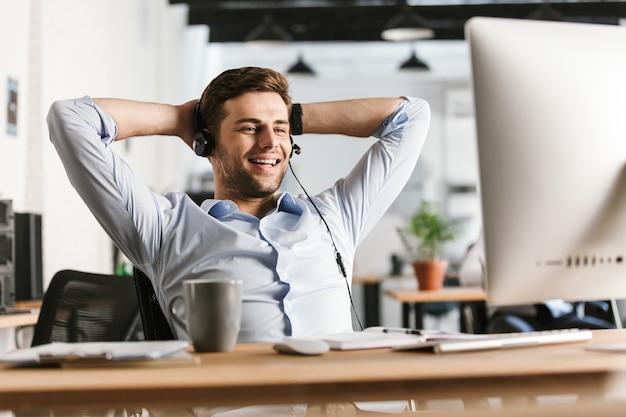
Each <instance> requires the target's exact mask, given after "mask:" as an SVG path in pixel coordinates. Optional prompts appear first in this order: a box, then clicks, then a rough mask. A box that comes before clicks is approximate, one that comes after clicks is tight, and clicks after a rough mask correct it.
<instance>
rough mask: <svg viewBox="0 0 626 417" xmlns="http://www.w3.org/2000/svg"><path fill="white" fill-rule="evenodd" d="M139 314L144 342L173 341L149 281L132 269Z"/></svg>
mask: <svg viewBox="0 0 626 417" xmlns="http://www.w3.org/2000/svg"><path fill="white" fill-rule="evenodd" d="M133 276H134V279H135V289H136V292H137V299H138V301H139V312H140V314H141V322H142V323H143V332H144V337H145V339H146V340H174V339H176V337H175V336H174V332H173V331H172V328H171V327H170V325H169V323H168V321H167V319H166V318H165V314H163V311H162V310H161V306H160V305H159V301H158V300H157V297H156V294H155V292H154V287H153V286H152V282H151V281H150V279H149V278H148V277H147V276H146V275H145V274H144V273H143V272H142V271H141V270H140V269H139V268H137V267H134V268H133Z"/></svg>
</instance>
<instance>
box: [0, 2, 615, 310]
mask: <svg viewBox="0 0 626 417" xmlns="http://www.w3.org/2000/svg"><path fill="white" fill-rule="evenodd" d="M189 3H191V4H189ZM545 3H546V2H543V1H532V0H531V1H523V2H521V1H514V0H511V1H508V2H504V1H497V0H493V1H472V0H467V1H454V0H450V1H434V0H433V1H412V2H408V3H404V2H395V1H392V0H387V1H385V0H380V1H373V0H372V1H369V0H368V1H366V0H362V1H345V2H344V1H321V0H320V1H315V0H309V1H302V2H298V1H291V2H287V1H282V2H281V1H278V0H276V1H257V2H254V1H206V0H205V1H191V2H180V3H179V2H175V1H167V0H106V1H105V0H54V1H50V0H0V54H1V57H2V58H1V61H0V62H1V63H0V89H1V90H2V93H1V94H0V200H10V201H11V202H12V205H13V211H15V212H23V213H35V214H39V215H41V217H42V230H41V234H42V259H43V262H42V265H43V268H42V277H43V285H44V288H45V286H46V285H47V283H48V281H49V280H50V278H51V277H52V276H53V274H54V273H55V272H56V271H58V270H60V269H65V268H70V269H78V270H85V271H92V272H106V273H109V272H111V271H112V269H113V268H114V266H115V265H114V263H115V260H114V251H113V248H112V245H111V241H110V240H109V239H108V237H107V236H106V235H105V234H104V232H103V231H102V229H101V227H100V226H99V225H98V224H97V223H96V221H95V220H94V218H93V217H92V215H91V214H90V213H89V211H88V210H87V208H86V207H85V206H84V204H83V203H82V201H81V200H80V199H79V197H78V195H77V194H76V192H75V191H74V190H73V189H72V188H71V186H70V183H69V181H68V180H67V178H66V175H65V172H64V170H63V168H62V166H61V163H60V161H59V160H58V157H57V155H56V152H55V151H54V149H53V147H52V145H51V144H50V142H49V140H48V132H47V126H46V123H45V118H46V115H47V111H48V108H49V106H50V104H51V103H52V102H53V101H55V100H59V99H64V98H72V97H79V96H83V95H91V96H110V97H124V98H128V99H137V100H148V101H160V102H168V103H181V102H184V101H187V100H190V99H193V98H197V97H199V95H200V93H201V91H202V90H203V88H204V86H205V85H206V84H207V83H208V82H209V81H210V80H211V79H212V78H213V77H214V76H216V75H217V74H219V73H220V72H221V71H223V70H225V69H227V68H231V67H239V66H247V65H254V66H265V67H270V68H273V69H276V70H279V71H281V72H283V73H287V70H288V69H289V68H291V67H292V66H293V65H294V64H295V63H296V62H297V60H298V59H299V58H300V59H302V60H303V61H305V62H306V63H307V64H308V65H309V66H310V67H311V68H312V69H313V71H314V74H313V75H311V74H301V73H287V75H288V77H289V79H290V82H291V85H292V96H293V97H294V99H295V101H299V102H306V101H315V100H330V99H343V98H354V97H366V96H399V95H414V96H420V97H423V98H425V99H426V100H428V101H429V102H430V104H431V108H432V116H433V117H432V124H431V128H430V133H429V135H428V139H427V142H426V145H425V147H424V150H423V153H422V156H421V158H420V161H419V163H418V165H417V167H416V169H415V172H414V175H413V178H412V179H411V181H410V182H409V184H407V186H406V188H405V190H404V192H403V193H402V195H401V196H400V197H399V198H398V199H397V201H396V202H394V204H393V207H392V208H391V210H390V211H389V213H388V214H387V215H386V216H385V218H384V219H383V220H382V221H381V223H380V224H379V226H378V227H377V228H376V229H375V230H374V231H373V233H372V234H371V235H370V237H369V238H368V239H367V240H366V241H365V242H364V243H363V245H362V246H361V248H360V250H359V253H358V255H357V259H356V270H355V275H380V274H386V273H388V272H389V271H390V270H391V261H390V257H391V255H392V254H401V255H403V252H402V246H401V243H400V241H399V239H398V236H397V234H396V231H395V228H396V226H402V225H405V224H406V222H407V221H408V218H409V216H410V215H411V214H412V213H413V212H414V211H415V210H416V209H417V206H418V205H419V202H420V201H421V200H422V199H430V200H437V201H440V202H441V204H442V207H443V208H444V210H445V212H446V214H447V215H448V216H450V217H453V218H456V219H458V220H459V221H460V222H461V223H462V225H463V227H464V234H463V236H462V237H461V238H460V239H459V240H457V241H456V242H455V243H453V244H450V245H449V246H448V247H447V248H446V252H447V256H448V257H449V258H450V259H451V260H452V262H453V263H454V262H458V261H459V260H460V259H461V258H462V256H463V254H464V253H465V250H466V248H467V246H468V245H469V244H471V243H472V242H473V241H474V240H475V239H476V237H477V235H478V232H479V229H480V205H479V200H478V194H477V165H476V155H475V149H474V135H475V134H474V123H473V114H472V96H471V88H470V64H469V61H468V50H467V47H466V44H465V41H464V40H463V30H462V27H463V22H464V21H465V19H467V18H468V17H469V16H470V15H472V14H492V15H507V14H511V13H513V14H516V15H517V17H523V16H525V15H528V14H529V13H535V11H536V10H539V9H538V8H540V7H545ZM570 3H573V5H574V6H576V3H582V4H584V5H586V6H589V5H591V6H595V7H597V8H598V10H599V11H596V12H593V14H594V16H593V19H598V20H600V21H601V22H605V21H606V23H611V24H616V23H619V18H620V14H622V15H626V13H625V12H624V6H623V3H622V2H596V1H586V2H571V1H569V2H552V4H553V5H554V6H555V8H561V10H563V7H564V8H569V7H571V6H572V4H570ZM289 5H291V6H298V5H305V6H309V8H308V9H306V8H301V10H292V11H294V12H298V13H300V17H298V19H300V20H301V19H302V16H301V15H302V13H303V10H304V12H306V13H309V17H308V20H309V21H310V22H312V26H311V28H313V27H317V26H315V25H314V24H313V23H314V22H316V20H315V19H316V18H318V19H320V20H319V21H318V22H326V23H327V24H328V27H333V25H334V28H335V29H336V33H333V34H329V32H324V31H323V30H322V29H320V28H319V27H318V28H317V29H316V31H317V32H315V31H314V30H313V29H311V28H310V32H307V27H306V25H305V24H304V23H298V24H290V18H289V15H288V14H287V13H288V11H289V7H288V6H289ZM339 5H341V6H342V7H341V8H337V9H334V10H333V9H332V8H331V7H332V6H339ZM484 5H489V6H492V8H491V9H485V8H481V7H482V6H484ZM255 6H258V7H259V8H258V10H254V7H255ZM408 6H411V7H410V9H411V12H416V13H419V12H420V11H422V10H423V11H424V12H428V13H429V14H430V15H429V16H426V17H427V18H428V21H429V22H434V24H433V28H434V30H433V32H434V33H433V37H431V38H428V39H419V40H414V41H395V42H394V41H385V40H383V39H382V37H381V36H380V35H379V33H380V31H381V29H382V28H383V27H384V26H385V24H386V23H387V21H388V20H389V17H391V16H393V15H394V14H396V13H397V12H398V10H400V9H402V7H408ZM493 6H495V8H493ZM219 7H222V8H223V9H224V10H220V9H219ZM241 7H248V8H250V7H252V10H244V9H241ZM366 7H367V8H368V11H367V13H365V8H366ZM377 7H378V9H377ZM422 7H424V9H421V8H422ZM455 7H456V9H454V8H455ZM607 7H608V8H607ZM316 8H317V9H320V10H321V11H323V12H324V13H326V14H325V15H324V14H323V13H322V14H320V15H319V16H316V15H314V14H313V13H312V11H313V10H314V9H316ZM324 8H326V9H324ZM226 9H230V11H229V13H230V14H226V11H225V10H226ZM294 9H297V7H294ZM272 10H273V11H275V12H276V13H277V17H276V18H275V22H276V23H281V24H284V26H286V30H287V31H288V32H290V35H291V37H292V39H291V41H290V42H286V43H284V44H281V45H278V46H276V45H274V46H267V45H265V46H258V45H251V44H249V43H247V42H244V41H245V39H244V38H245V36H242V35H243V34H244V33H245V34H246V36H247V35H249V34H250V32H252V30H253V29H254V27H255V26H256V25H257V24H259V23H262V22H263V21H265V19H266V18H267V16H268V15H270V14H271V13H267V12H268V11H272ZM402 10H405V11H406V9H402ZM589 10H591V9H589ZM607 10H611V12H607ZM318 11H319V10H318ZM566 11H567V12H568V13H570V14H572V15H573V16H575V18H579V20H580V19H583V20H589V19H591V18H589V17H584V16H585V15H586V14H589V13H591V12H590V11H588V9H584V10H583V9H580V10H579V9H575V8H574V9H571V8H569V9H567V10H566ZM233 12H234V13H239V15H240V18H237V16H236V15H235V16H234V17H233ZM446 13H447V14H446ZM207 16H208V17H207ZM349 16H353V17H354V19H355V20H350V19H349V18H348V17H349ZM580 16H582V17H580ZM210 18H211V19H213V22H214V23H213V24H207V23H206V22H208V20H210ZM202 19H205V20H202ZM294 19H295V18H294ZM294 21H295V20H294ZM218 22H222V23H223V24H224V25H222V26H219V25H218ZM298 22H300V21H298ZM192 23H198V24H192ZM291 23H294V22H293V21H292V22H291ZM235 24H237V28H235ZM244 24H247V25H248V27H249V29H247V30H244V29H243V25H244ZM228 25H231V27H232V30H231V31H228V28H229V26H228ZM319 25H321V23H320V24H318V26H319ZM339 28H341V29H342V30H339ZM235 29H237V30H235ZM306 33H309V35H306ZM346 34H347V35H346ZM316 36H317V37H316ZM342 37H343V38H342ZM413 55H415V57H414V58H419V60H421V61H423V62H424V63H425V64H426V66H427V68H424V67H422V68H417V69H416V68H401V67H402V66H403V64H404V63H405V62H406V61H407V60H409V58H411V57H412V56H413ZM411 62H415V60H412V61H411ZM297 142H298V144H299V145H300V146H301V147H302V150H303V151H302V154H301V155H299V156H296V157H295V158H294V161H293V166H294V169H295V171H296V173H297V174H298V176H299V178H300V180H301V181H302V183H303V184H304V186H305V187H306V188H307V190H308V191H309V193H316V192H318V191H321V190H322V189H324V188H325V187H328V186H330V185H331V184H332V183H333V182H334V181H335V180H336V179H337V178H338V177H340V176H342V175H344V174H345V173H347V172H348V170H349V169H350V168H351V167H352V165H353V163H354V162H355V161H356V160H357V159H358V158H359V157H360V156H361V154H362V153H363V152H364V151H365V149H366V148H367V147H368V146H369V145H370V144H371V143H372V141H371V140H360V139H351V138H337V137H324V138H320V137H315V136H307V135H305V136H302V137H298V138H297ZM115 147H116V151H117V152H119V153H120V154H122V155H123V156H124V157H125V158H126V159H127V160H128V161H129V163H130V165H131V166H132V167H134V169H135V171H136V173H137V174H138V175H140V176H141V177H142V178H143V179H144V181H145V182H146V183H147V184H149V185H150V186H151V187H152V188H153V189H154V190H156V191H158V192H167V191H187V192H190V193H205V192H210V191H211V172H210V166H209V164H208V163H207V162H206V161H204V160H201V159H200V158H197V157H196V156H195V155H194V154H193V153H192V152H191V151H190V150H189V149H188V148H187V147H186V146H184V145H183V144H182V142H181V141H180V140H178V139H176V138H137V139H133V140H131V141H125V142H124V143H120V144H116V145H115ZM284 189H287V190H290V191H294V192H299V189H298V187H297V184H295V182H294V181H293V179H292V178H290V177H288V178H287V179H286V181H285V184H284ZM392 308H395V309H396V310H398V312H399V307H398V306H394V307H392Z"/></svg>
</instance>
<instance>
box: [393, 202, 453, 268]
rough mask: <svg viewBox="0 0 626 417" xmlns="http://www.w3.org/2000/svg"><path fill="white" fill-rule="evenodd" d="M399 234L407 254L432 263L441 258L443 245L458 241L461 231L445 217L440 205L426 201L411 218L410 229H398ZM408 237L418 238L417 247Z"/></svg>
mask: <svg viewBox="0 0 626 417" xmlns="http://www.w3.org/2000/svg"><path fill="white" fill-rule="evenodd" d="M398 233H399V235H400V238H401V240H402V243H403V244H404V246H405V248H406V250H407V252H408V253H409V254H410V255H411V256H412V257H414V258H415V260H419V261H430V260H436V259H439V257H441V255H442V253H443V244H444V243H446V242H449V241H452V240H454V239H456V238H457V237H458V236H459V235H460V234H461V229H460V228H459V227H458V225H457V224H456V223H454V222H453V221H452V220H449V219H448V218H446V217H445V216H444V214H443V213H442V211H441V209H440V207H439V204H438V203H436V202H433V201H426V200H424V201H422V202H421V204H420V206H419V208H418V210H417V212H416V213H415V214H414V215H413V216H412V217H411V221H410V223H409V227H408V228H405V229H402V228H398ZM407 235H412V236H415V237H416V238H417V240H418V242H417V246H414V245H412V244H411V242H410V241H409V239H408V236H407Z"/></svg>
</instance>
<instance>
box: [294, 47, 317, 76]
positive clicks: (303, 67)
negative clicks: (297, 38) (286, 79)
mask: <svg viewBox="0 0 626 417" xmlns="http://www.w3.org/2000/svg"><path fill="white" fill-rule="evenodd" d="M287 73H289V74H300V75H315V71H314V70H313V68H311V67H310V66H309V64H307V63H306V62H304V58H303V57H302V53H301V52H299V53H298V60H297V61H296V62H295V64H293V65H292V66H290V67H289V69H288V70H287Z"/></svg>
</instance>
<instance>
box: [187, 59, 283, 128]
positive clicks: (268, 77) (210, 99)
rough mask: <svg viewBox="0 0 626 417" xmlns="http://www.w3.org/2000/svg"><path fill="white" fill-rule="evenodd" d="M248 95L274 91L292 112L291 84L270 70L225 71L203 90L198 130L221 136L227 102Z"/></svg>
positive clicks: (257, 68)
mask: <svg viewBox="0 0 626 417" xmlns="http://www.w3.org/2000/svg"><path fill="white" fill-rule="evenodd" d="M249 92H274V93H277V94H278V95H280V97H281V98H282V99H283V101H284V102H285V105H286V106H287V109H288V110H289V111H291V97H290V96H289V83H288V81H287V79H286V78H285V76H284V75H282V74H281V73H279V72H276V71H274V70H271V69H269V68H259V67H243V68H236V69H230V70H226V71H224V72H222V73H221V74H220V75H218V76H217V77H215V78H214V79H213V81H211V82H210V83H209V85H208V86H207V87H206V88H205V89H204V92H203V93H202V96H200V100H199V101H198V107H197V112H196V120H195V123H196V129H197V130H198V131H200V130H202V129H207V130H208V131H209V132H210V133H211V135H212V136H213V137H217V136H218V135H219V125H220V122H221V121H222V120H224V118H225V117H226V115H225V114H224V103H225V102H226V101H227V100H230V99H232V98H235V97H238V96H240V95H242V94H244V93H249Z"/></svg>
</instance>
